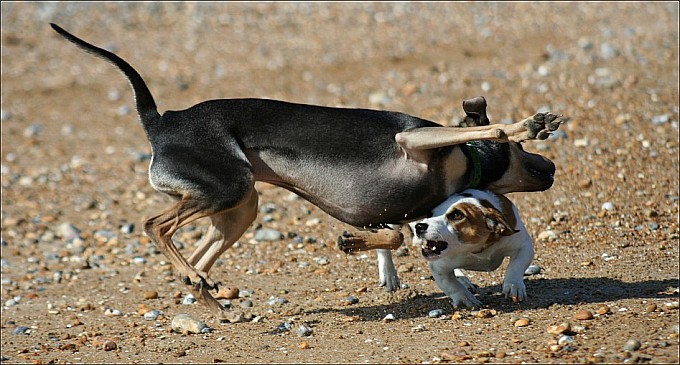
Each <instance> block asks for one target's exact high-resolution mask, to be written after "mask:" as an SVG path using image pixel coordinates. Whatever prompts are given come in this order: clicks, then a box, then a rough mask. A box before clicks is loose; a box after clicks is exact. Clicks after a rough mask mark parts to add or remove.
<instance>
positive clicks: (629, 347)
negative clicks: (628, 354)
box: [623, 338, 642, 351]
mask: <svg viewBox="0 0 680 365" xmlns="http://www.w3.org/2000/svg"><path fill="white" fill-rule="evenodd" d="M641 346H642V344H641V343H640V341H638V340H636V339H633V338H631V339H630V340H628V341H626V344H625V345H623V351H637V350H639V349H640V347H641Z"/></svg>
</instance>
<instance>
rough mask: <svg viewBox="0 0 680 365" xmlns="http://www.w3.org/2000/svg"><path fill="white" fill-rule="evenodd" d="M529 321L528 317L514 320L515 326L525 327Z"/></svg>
mask: <svg viewBox="0 0 680 365" xmlns="http://www.w3.org/2000/svg"><path fill="white" fill-rule="evenodd" d="M529 323H530V321H529V319H527V318H520V319H518V320H516V321H515V327H526V326H528V325H529Z"/></svg>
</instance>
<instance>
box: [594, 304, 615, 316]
mask: <svg viewBox="0 0 680 365" xmlns="http://www.w3.org/2000/svg"><path fill="white" fill-rule="evenodd" d="M611 311H612V310H611V308H609V306H606V305H603V306H601V307H600V308H597V310H596V311H595V313H597V314H599V315H603V314H608V313H611Z"/></svg>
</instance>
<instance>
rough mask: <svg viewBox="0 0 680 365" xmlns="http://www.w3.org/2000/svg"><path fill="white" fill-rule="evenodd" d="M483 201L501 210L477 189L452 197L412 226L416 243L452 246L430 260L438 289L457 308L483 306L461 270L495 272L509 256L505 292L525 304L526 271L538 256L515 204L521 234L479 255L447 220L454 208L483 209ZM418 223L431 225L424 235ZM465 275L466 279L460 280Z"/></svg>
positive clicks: (490, 196) (513, 207)
mask: <svg viewBox="0 0 680 365" xmlns="http://www.w3.org/2000/svg"><path fill="white" fill-rule="evenodd" d="M464 193H467V194H471V195H472V197H463V196H461V194H464ZM480 199H484V200H488V201H489V202H491V203H492V204H493V205H494V207H496V208H497V209H498V210H501V203H500V201H499V199H498V198H497V197H496V196H495V195H494V194H492V193H490V192H487V191H480V190H473V189H468V190H465V191H463V192H462V193H460V194H454V195H452V196H451V197H449V199H447V200H446V201H444V202H443V203H441V204H440V205H439V206H437V207H436V208H435V209H434V210H433V212H432V213H433V215H432V217H431V218H427V219H423V220H421V221H418V222H413V223H410V224H409V225H410V226H411V230H412V231H413V232H414V235H413V242H414V243H415V244H418V245H422V244H424V243H425V242H426V241H427V240H436V241H445V242H447V243H448V246H447V248H446V249H445V250H442V251H441V253H440V255H439V256H436V257H429V258H428V261H429V266H430V270H431V271H432V276H433V277H434V279H435V282H436V283H437V286H439V288H440V289H442V290H443V291H444V293H446V295H448V296H449V297H450V298H451V300H452V301H453V305H454V306H456V307H457V306H460V305H463V306H466V307H471V308H475V307H480V306H481V305H482V303H481V302H480V301H479V300H478V299H477V298H476V297H475V296H474V295H473V294H472V293H471V292H470V291H469V290H468V288H469V287H470V286H471V285H472V283H471V282H470V280H469V279H468V278H467V277H466V276H465V275H464V273H462V272H461V271H460V270H459V269H465V270H472V271H487V272H488V271H493V270H495V269H497V268H498V267H499V266H500V265H501V263H502V262H503V259H504V258H505V257H506V256H509V257H510V262H509V264H508V267H507V269H506V271H505V277H504V281H503V293H504V294H505V296H506V297H510V298H512V299H513V300H516V301H523V300H525V299H526V298H527V294H526V287H525V286H524V281H523V276H524V271H525V270H526V269H527V267H528V266H529V264H530V263H531V260H532V259H533V257H534V247H533V242H532V240H531V237H530V236H529V233H528V232H527V230H526V228H525V227H524V224H523V223H522V220H521V218H520V216H519V211H518V210H517V207H516V206H515V205H514V204H513V205H512V211H513V214H514V215H515V218H516V221H517V224H516V226H515V227H512V228H514V229H515V230H517V231H518V232H516V233H514V234H512V235H510V236H502V237H501V238H500V240H499V241H498V242H495V243H493V244H492V245H491V246H490V247H488V248H486V249H485V250H484V251H482V252H479V253H473V252H475V251H477V250H475V247H476V245H472V244H463V243H461V242H459V240H458V235H457V234H456V232H455V230H454V228H453V227H452V226H451V225H450V224H449V221H448V219H447V218H446V213H447V212H449V211H450V209H451V207H452V206H454V205H456V204H460V203H461V202H468V203H472V204H475V205H477V206H480V207H481V205H480V204H479V200H480ZM417 223H427V224H428V228H427V231H426V232H424V233H423V234H421V235H418V234H416V233H415V232H416V230H415V225H416V224H417ZM454 271H455V273H454ZM461 274H462V277H460V276H461Z"/></svg>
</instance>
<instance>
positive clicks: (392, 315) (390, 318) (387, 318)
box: [382, 313, 394, 322]
mask: <svg viewBox="0 0 680 365" xmlns="http://www.w3.org/2000/svg"><path fill="white" fill-rule="evenodd" d="M382 320H383V321H384V322H392V321H394V314H392V313H389V314H388V315H386V316H385V317H383V319H382Z"/></svg>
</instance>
